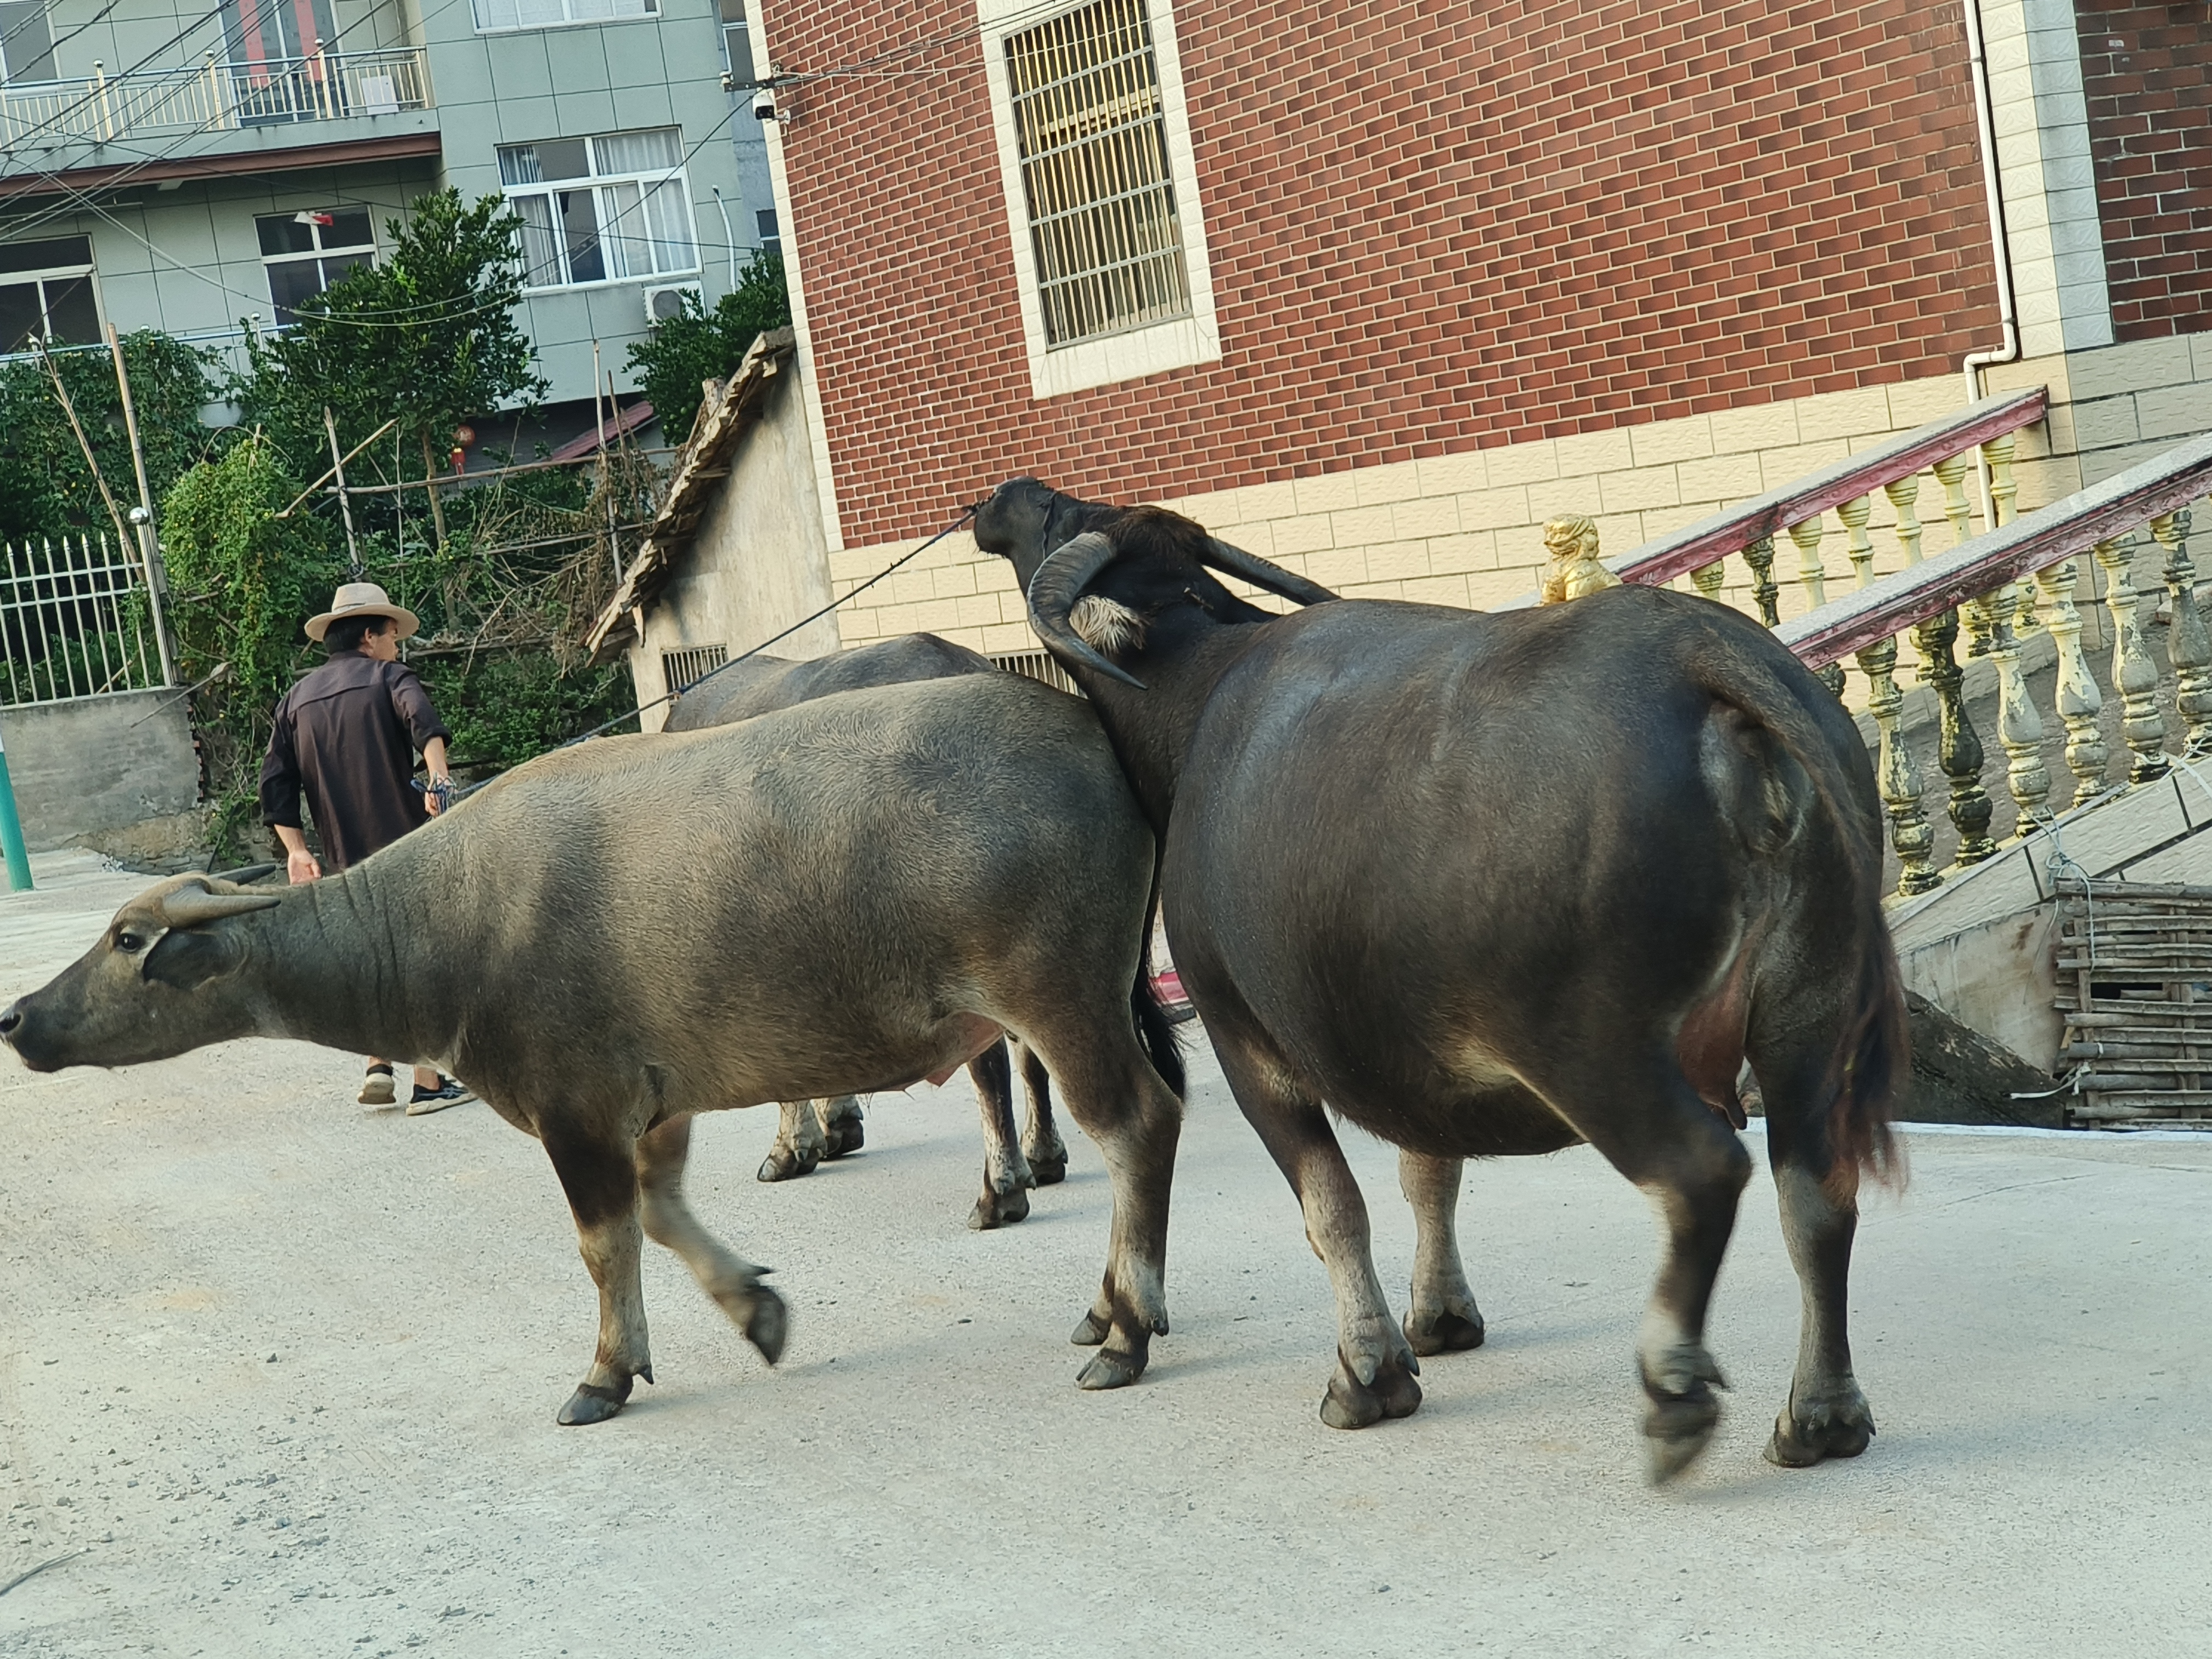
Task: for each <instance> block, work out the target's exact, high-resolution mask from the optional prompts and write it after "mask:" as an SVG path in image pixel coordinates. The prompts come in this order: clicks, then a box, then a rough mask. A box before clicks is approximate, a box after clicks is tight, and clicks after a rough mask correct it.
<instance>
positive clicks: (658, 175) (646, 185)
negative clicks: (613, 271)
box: [495, 126, 706, 295]
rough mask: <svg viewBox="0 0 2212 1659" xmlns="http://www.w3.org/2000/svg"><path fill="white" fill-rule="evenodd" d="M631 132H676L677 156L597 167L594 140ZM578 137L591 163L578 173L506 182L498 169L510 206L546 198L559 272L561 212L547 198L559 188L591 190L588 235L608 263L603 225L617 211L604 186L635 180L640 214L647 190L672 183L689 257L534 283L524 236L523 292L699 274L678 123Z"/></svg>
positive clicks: (532, 144)
mask: <svg viewBox="0 0 2212 1659" xmlns="http://www.w3.org/2000/svg"><path fill="white" fill-rule="evenodd" d="M633 132H672V133H674V134H675V135H676V150H677V155H678V161H677V163H676V165H675V166H674V167H668V168H662V169H647V170H646V171H644V172H630V173H600V172H599V171H598V168H599V148H598V146H599V141H600V140H601V139H603V138H621V137H628V136H629V134H631V133H633ZM561 142H562V137H552V138H539V139H532V140H528V141H526V143H514V144H501V145H499V146H498V147H497V149H498V150H513V149H525V148H531V149H535V148H536V147H537V146H538V145H540V144H545V143H561ZM580 142H581V143H583V145H584V157H585V165H586V167H587V168H589V169H591V170H590V171H589V172H586V173H585V174H584V175H583V176H582V177H580V178H575V179H546V180H542V181H540V182H538V183H536V184H527V185H510V184H508V183H507V173H506V169H505V167H503V166H502V167H501V169H500V191H501V194H502V195H503V196H504V197H506V199H507V203H508V204H509V205H510V206H512V205H513V204H514V203H515V202H517V201H518V200H519V199H520V198H522V197H544V198H546V199H548V201H549V203H550V207H549V212H550V215H551V222H552V228H553V234H554V237H555V239H556V248H557V249H558V252H559V254H560V258H561V266H562V274H563V275H564V276H565V275H567V274H568V271H569V270H570V269H571V267H570V264H569V249H568V243H567V241H566V240H565V239H564V238H562V235H561V213H560V207H559V204H558V203H557V201H552V200H551V198H554V197H558V196H559V195H561V194H562V192H564V191H576V190H588V191H591V192H592V212H593V215H594V218H595V221H596V222H595V223H594V225H593V228H592V240H593V242H594V244H595V246H597V247H598V248H599V253H600V258H601V260H602V261H603V263H611V255H610V253H609V247H610V238H609V234H608V228H609V227H610V226H611V225H613V224H614V223H616V222H617V221H618V220H619V219H620V218H621V217H622V214H621V212H620V211H619V210H617V211H612V212H610V211H609V210H607V207H606V195H605V192H607V191H611V190H614V189H617V188H619V187H620V186H622V185H635V186H636V188H637V191H638V210H639V211H640V213H641V214H642V212H643V211H644V206H645V202H646V198H647V192H648V191H650V190H653V189H655V188H658V187H659V186H661V185H674V186H675V187H676V196H677V199H678V201H679V202H680V203H682V204H683V208H684V225H685V228H686V230H687V232H688V233H689V237H690V243H691V263H690V264H689V265H687V266H684V267H681V268H678V269H674V270H653V271H644V272H640V273H637V274H635V275H631V276H594V277H591V278H589V279H587V280H586V281H584V282H580V283H579V282H574V281H570V282H562V283H535V282H532V280H531V271H532V263H531V258H530V252H529V246H528V244H527V243H526V242H523V243H521V245H520V246H519V248H518V250H517V251H518V252H519V253H520V257H521V260H522V291H523V293H524V294H525V295H548V294H586V293H589V292H591V291H592V289H605V288H623V287H641V286H643V285H645V284H647V283H655V284H658V283H673V282H681V281H682V280H684V278H685V277H687V276H688V277H703V276H705V274H706V258H705V255H704V254H703V253H702V252H701V250H700V246H699V216H698V214H697V212H696V210H695V205H696V204H694V203H693V202H692V200H691V172H690V167H689V166H688V165H687V162H686V160H685V159H684V158H686V157H687V156H688V155H689V152H688V151H686V150H685V149H684V129H683V128H682V127H681V126H667V127H627V128H623V129H621V130H619V131H614V132H595V133H589V134H586V135H584V136H583V137H582V138H581V140H580ZM495 164H496V152H495ZM515 211H516V213H517V214H518V216H519V215H520V213H521V210H520V208H516V209H515ZM651 240H653V239H652V238H651V236H650V234H649V233H648V234H647V241H648V242H650V241H651Z"/></svg>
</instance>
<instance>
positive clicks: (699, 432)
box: [584, 328, 794, 664]
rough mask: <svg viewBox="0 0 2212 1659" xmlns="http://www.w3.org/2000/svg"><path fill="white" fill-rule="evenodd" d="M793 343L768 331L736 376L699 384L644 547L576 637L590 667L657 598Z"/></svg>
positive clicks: (787, 334)
mask: <svg viewBox="0 0 2212 1659" xmlns="http://www.w3.org/2000/svg"><path fill="white" fill-rule="evenodd" d="M793 349H794V346H793V334H792V331H791V330H789V329H787V328H777V329H771V330H769V331H768V332H767V333H765V334H763V335H762V336H760V337H759V338H757V339H756V340H755V341H754V342H753V345H752V349H751V350H750V351H748V352H747V353H745V360H744V362H742V363H739V364H738V372H737V373H736V374H732V375H731V376H730V378H729V379H728V380H726V381H724V382H722V383H721V384H720V386H716V385H715V383H714V381H712V380H709V381H708V382H707V383H706V384H707V387H708V392H707V397H706V399H705V401H703V402H702V403H701V404H700V405H699V413H698V416H697V417H696V419H695V420H694V421H693V422H691V436H690V439H689V440H687V441H686V442H685V443H684V448H683V450H682V452H681V453H679V454H678V456H677V458H676V470H675V472H674V473H673V475H672V476H671V477H670V479H669V483H668V497H667V499H666V500H665V501H663V502H662V503H661V507H660V511H659V512H658V513H654V514H653V522H652V523H651V524H650V525H648V526H647V527H646V532H645V539H644V541H643V542H641V544H639V546H638V550H637V554H636V556H635V558H633V559H632V560H631V561H630V564H629V569H628V570H627V571H626V572H624V573H623V579H622V583H621V585H620V586H617V588H616V589H615V596H614V598H613V599H610V600H608V601H607V607H606V609H605V610H604V611H601V612H600V613H599V620H598V621H596V622H594V623H592V631H591V632H590V633H589V634H587V635H585V636H584V642H585V644H586V646H588V647H590V649H591V653H592V662H593V663H595V664H596V663H603V662H605V661H607V660H609V659H611V658H612V657H613V656H614V654H615V653H617V652H618V651H622V650H624V649H626V648H627V647H629V644H630V643H631V641H634V640H635V639H636V638H637V637H638V634H639V629H640V627H641V623H642V618H643V617H644V614H645V609H646V607H647V605H651V604H652V603H653V601H654V600H655V599H659V597H660V592H661V590H662V589H663V588H665V587H666V586H668V582H669V579H670V578H671V576H672V575H674V574H675V565H676V562H677V560H678V559H679V558H681V557H682V556H684V553H685V552H687V551H688V550H690V546H691V541H692V538H694V537H695V536H696V535H697V534H698V531H699V520H701V519H702V518H703V517H705V516H706V512H707V509H708V507H709V506H711V505H712V504H713V503H714V497H715V495H716V494H717V493H718V492H719V491H720V489H721V486H722V481H723V480H724V479H726V478H727V477H729V475H730V458H731V457H732V455H734V454H736V453H737V449H738V444H739V443H740V442H741V441H743V440H744V435H745V434H746V433H748V432H750V431H751V430H752V428H753V427H754V426H755V425H756V424H757V423H758V422H759V420H760V416H761V410H762V407H763V404H765V403H766V401H767V398H768V391H769V384H770V382H772V381H773V380H775V377H776V376H777V375H778V374H781V373H782V372H783V367H784V365H785V364H786V363H787V362H790V361H791V355H792V352H793Z"/></svg>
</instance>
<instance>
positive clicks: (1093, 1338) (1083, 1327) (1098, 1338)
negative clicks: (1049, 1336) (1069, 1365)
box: [1067, 1310, 1113, 1348]
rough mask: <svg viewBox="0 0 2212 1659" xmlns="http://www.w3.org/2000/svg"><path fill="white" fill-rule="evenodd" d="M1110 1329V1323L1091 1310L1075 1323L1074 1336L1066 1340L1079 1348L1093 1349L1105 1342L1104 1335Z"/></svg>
mask: <svg viewBox="0 0 2212 1659" xmlns="http://www.w3.org/2000/svg"><path fill="white" fill-rule="evenodd" d="M1112 1328H1113V1326H1112V1325H1111V1323H1110V1322H1109V1321H1107V1320H1106V1319H1104V1318H1103V1317H1101V1316H1100V1315H1099V1314H1098V1313H1097V1310H1092V1311H1091V1312H1090V1313H1087V1314H1085V1315H1084V1316H1083V1317H1082V1318H1081V1319H1079V1320H1078V1321H1077V1322H1076V1324H1075V1334H1074V1335H1073V1336H1071V1337H1069V1338H1068V1339H1067V1340H1069V1341H1071V1342H1073V1344H1075V1346H1077V1347H1079V1348H1095V1347H1097V1346H1098V1345H1099V1344H1100V1343H1101V1342H1103V1341H1104V1340H1106V1333H1107V1332H1108V1331H1109V1330H1111V1329H1112Z"/></svg>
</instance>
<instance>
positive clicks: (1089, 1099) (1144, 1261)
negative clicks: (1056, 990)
mask: <svg viewBox="0 0 2212 1659" xmlns="http://www.w3.org/2000/svg"><path fill="white" fill-rule="evenodd" d="M1077 1006H1081V1005H1080V1003H1079V1000H1074V999H1070V1000H1067V1001H1066V1002H1064V1003H1062V1004H1060V1007H1062V1008H1073V1007H1077ZM1110 1029H1111V1030H1112V1033H1113V1036H1112V1037H1111V1038H1110V1039H1109V1040H1108V1041H1105V1042H1102V1041H1101V1039H1100V1035H1099V1033H1098V1030H1097V1028H1096V1027H1095V1026H1094V1027H1092V1028H1090V1029H1087V1030H1086V1029H1085V1028H1083V1027H1081V1026H1073V1025H1062V1026H1060V1027H1057V1028H1055V1029H1054V1030H1049V1031H1038V1032H1034V1033H1032V1034H1031V1036H1030V1038H1029V1039H1025V1040H1028V1041H1030V1043H1031V1046H1032V1047H1034V1048H1037V1049H1038V1050H1039V1052H1040V1053H1042V1054H1043V1056H1044V1060H1045V1063H1046V1065H1047V1066H1049V1067H1050V1068H1051V1071H1052V1074H1053V1076H1054V1077H1055V1078H1057V1079H1059V1080H1060V1089H1061V1092H1062V1093H1063V1095H1064V1096H1065V1097H1066V1101H1067V1109H1068V1111H1069V1112H1070V1113H1072V1114H1073V1116H1074V1118H1075V1121H1077V1122H1078V1123H1079V1124H1081V1125H1082V1126H1083V1128H1084V1131H1085V1133H1087V1134H1089V1135H1090V1137H1091V1139H1092V1140H1093V1141H1095V1142H1097V1146H1098V1150H1099V1152H1101V1153H1102V1154H1103V1156H1104V1158H1105V1160H1106V1173H1107V1176H1108V1178H1109V1180H1110V1181H1111V1182H1112V1183H1113V1187H1114V1221H1113V1228H1112V1234H1111V1237H1110V1238H1109V1242H1108V1244H1107V1252H1106V1274H1105V1278H1104V1279H1103V1281H1102V1283H1101V1285H1100V1287H1099V1291H1098V1299H1097V1301H1096V1302H1094V1303H1092V1304H1091V1311H1090V1312H1089V1313H1087V1314H1085V1316H1083V1321H1082V1322H1081V1323H1080V1324H1079V1325H1078V1326H1077V1327H1076V1328H1075V1334H1074V1337H1073V1340H1074V1341H1075V1342H1076V1343H1077V1344H1078V1345H1079V1346H1085V1347H1096V1348H1097V1350H1098V1352H1097V1353H1095V1354H1093V1355H1092V1356H1091V1359H1090V1361H1089V1362H1088V1363H1087V1364H1085V1366H1084V1368H1083V1370H1082V1371H1081V1372H1080V1373H1079V1375H1078V1376H1077V1377H1076V1382H1077V1383H1078V1384H1079V1386H1080V1387H1083V1388H1085V1389H1118V1388H1121V1387H1123V1386H1124V1385H1126V1384H1127V1383H1133V1382H1135V1381H1136V1380H1137V1379H1138V1378H1139V1376H1143V1375H1144V1371H1145V1365H1146V1361H1147V1359H1148V1358H1149V1357H1150V1355H1151V1352H1152V1338H1153V1337H1154V1336H1155V1335H1160V1336H1164V1335H1166V1334H1167V1328H1168V1304H1167V1288H1166V1286H1167V1256H1168V1189H1169V1186H1170V1182H1172V1181H1173V1179H1174V1176H1175V1155H1176V1141H1177V1139H1179V1138H1180V1137H1181V1135H1182V1102H1181V1101H1179V1100H1177V1099H1176V1097H1175V1094H1174V1091H1172V1090H1170V1088H1169V1087H1168V1086H1167V1085H1166V1084H1164V1083H1163V1082H1161V1081H1160V1074H1159V1073H1158V1072H1156V1071H1154V1070H1153V1069H1152V1062H1151V1061H1150V1060H1146V1058H1145V1053H1144V1050H1143V1049H1142V1048H1139V1046H1138V1044H1137V1038H1136V1034H1135V1032H1133V1031H1132V1030H1129V1029H1128V1025H1127V1021H1126V1020H1117V1021H1115V1022H1114V1023H1113V1024H1112V1026H1111V1028H1110Z"/></svg>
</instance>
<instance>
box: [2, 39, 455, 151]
mask: <svg viewBox="0 0 2212 1659" xmlns="http://www.w3.org/2000/svg"><path fill="white" fill-rule="evenodd" d="M430 103H431V100H430V71H429V66H428V60H427V59H426V58H425V56H424V54H423V52H422V49H421V48H419V47H412V46H403V47H398V48H395V49H392V50H386V51H377V52H314V53H313V54H311V55H309V56H308V57H306V58H265V59H264V60H263V61H262V62H260V63H258V64H220V63H217V62H216V59H215V57H214V55H213V54H212V53H210V55H209V56H208V58H207V59H206V61H205V62H204V63H203V64H200V65H198V66H197V68H194V67H189V66H187V67H184V68H179V69H172V70H153V71H149V72H148V73H145V74H134V75H109V74H107V73H106V71H105V70H102V69H101V68H100V65H99V64H94V65H93V75H92V77H91V78H90V79H89V80H84V81H40V82H18V83H15V84H13V85H10V86H7V87H4V88H0V139H4V141H5V143H6V145H7V148H8V149H9V150H10V151H14V150H17V149H46V148H49V147H52V146H54V145H58V144H67V143H88V142H89V143H109V142H111V141H112V140H115V139H119V138H129V137H137V136H141V135H150V134H155V133H178V132H222V131H235V130H237V129H240V128H244V127H258V126H272V125H282V124H284V123H288V122H294V121H335V120H341V119H343V118H347V117H349V116H356V115H392V114H396V113H397V112H399V111H401V110H410V109H428V108H429V107H430Z"/></svg>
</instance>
